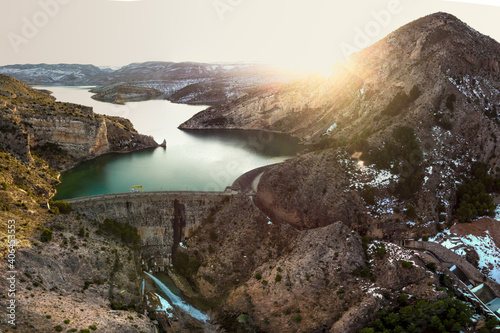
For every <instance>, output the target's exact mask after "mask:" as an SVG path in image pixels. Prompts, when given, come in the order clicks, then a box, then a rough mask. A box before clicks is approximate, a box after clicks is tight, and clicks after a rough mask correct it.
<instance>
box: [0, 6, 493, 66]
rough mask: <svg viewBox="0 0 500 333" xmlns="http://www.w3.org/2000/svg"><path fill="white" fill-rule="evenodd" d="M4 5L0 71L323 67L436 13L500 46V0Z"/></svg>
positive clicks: (0, 32) (1, 20)
mask: <svg viewBox="0 0 500 333" xmlns="http://www.w3.org/2000/svg"><path fill="white" fill-rule="evenodd" d="M0 1H1V4H2V10H1V11H0V34H1V37H0V48H1V50H2V52H1V53H0V65H7V64H24V63H83V64H95V65H111V66H121V65H125V64H128V63H132V62H144V61H149V60H162V61H198V62H268V63H277V64H282V65H284V66H288V67H293V66H295V67H298V68H300V69H322V68H324V67H325V66H329V65H330V64H332V63H334V62H335V61H338V60H340V59H341V58H342V57H343V56H344V55H346V54H348V53H349V52H352V51H353V50H355V49H359V48H364V47H366V46H367V45H368V44H369V43H373V42H375V41H377V40H379V39H381V38H383V37H384V36H385V35H387V34H388V33H390V32H391V31H393V30H395V29H396V28H398V27H400V26H402V25H404V24H406V23H408V22H410V21H412V20H414V19H417V18H419V17H422V16H425V15H427V14H430V13H434V12H437V11H445V12H449V13H451V14H454V15H456V16H457V17H458V18H460V19H461V20H463V21H465V22H466V23H468V24H469V25H470V26H472V27H473V28H475V29H476V30H478V31H480V32H482V33H484V34H487V35H490V36H491V37H493V38H495V39H496V40H500V26H499V25H498V18H499V17H500V1H495V0H470V1H466V0H461V1H445V0H352V1H345V0H344V1H335V0H141V1H111V0H22V1H21V0H0ZM479 3H482V4H479ZM495 4H496V5H495ZM375 13H378V14H377V15H375ZM361 31H362V33H361Z"/></svg>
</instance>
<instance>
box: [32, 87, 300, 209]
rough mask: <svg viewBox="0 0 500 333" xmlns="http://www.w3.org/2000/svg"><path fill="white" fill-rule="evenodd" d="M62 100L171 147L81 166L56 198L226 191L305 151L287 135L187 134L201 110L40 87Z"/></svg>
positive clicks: (68, 173)
mask: <svg viewBox="0 0 500 333" xmlns="http://www.w3.org/2000/svg"><path fill="white" fill-rule="evenodd" d="M37 88H38V89H47V90H50V91H52V92H53V96H55V97H56V98H57V100H58V101H62V102H70V103H76V104H82V105H87V106H92V107H93V108H94V112H96V113H99V114H105V115H110V116H119V117H124V118H127V119H130V120H131V121H132V123H133V124H134V127H135V129H136V130H137V131H138V132H139V133H141V134H146V135H151V136H153V137H154V139H155V140H156V141H157V142H158V143H161V142H162V141H163V139H166V140H167V148H166V149H164V148H161V147H160V148H156V149H148V150H143V151H137V152H133V153H130V154H106V155H103V156H100V157H98V158H96V159H93V160H90V161H86V162H83V163H82V164H80V165H78V166H77V167H75V168H73V169H71V170H68V171H66V172H64V173H63V174H62V175H61V182H62V183H61V184H60V185H59V186H58V187H57V195H56V197H55V199H58V200H60V199H69V198H76V197H82V196H90V195H97V194H107V193H121V192H128V191H129V190H130V188H131V186H132V185H142V186H143V188H144V190H145V191H223V190H224V189H225V188H226V186H229V185H231V184H232V182H233V181H234V180H235V179H236V178H238V177H239V176H240V175H241V174H243V173H245V172H247V171H250V170H252V169H255V168H258V167H261V166H265V165H269V164H273V163H278V162H282V161H284V160H286V159H288V158H290V157H293V156H294V155H295V154H296V153H297V152H299V151H300V150H301V149H302V148H303V147H302V146H300V145H299V144H298V141H297V140H294V139H292V138H290V137H289V136H287V135H281V134H273V133H266V132H261V131H239V130H222V131H219V130H217V131H183V130H179V129H178V128H177V127H178V126H179V125H180V124H181V123H183V122H184V121H186V120H187V119H189V118H191V117H192V116H193V115H194V114H196V113H198V112H200V111H202V110H203V109H204V108H205V107H203V106H199V105H197V106H192V105H183V104H174V103H171V102H168V101H166V100H152V101H145V102H129V103H126V105H114V104H110V103H103V102H98V101H95V100H93V99H91V96H92V94H91V93H90V92H89V91H88V90H89V89H90V88H91V87H37Z"/></svg>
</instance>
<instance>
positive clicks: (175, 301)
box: [144, 272, 210, 322]
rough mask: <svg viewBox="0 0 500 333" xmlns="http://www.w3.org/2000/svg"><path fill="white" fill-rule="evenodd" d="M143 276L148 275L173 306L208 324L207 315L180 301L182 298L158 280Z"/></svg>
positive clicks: (153, 277) (208, 318)
mask: <svg viewBox="0 0 500 333" xmlns="http://www.w3.org/2000/svg"><path fill="white" fill-rule="evenodd" d="M144 274H146V275H148V276H149V277H150V278H151V279H152V280H153V282H154V283H155V284H156V286H157V287H158V288H159V289H160V290H161V291H162V292H163V293H164V294H165V296H167V298H168V299H169V300H170V302H171V303H172V305H173V306H175V307H177V308H179V309H180V310H182V311H184V312H185V313H187V314H188V315H189V316H191V317H193V318H195V319H198V320H200V321H202V322H208V321H209V320H210V317H209V316H208V315H206V314H204V313H202V312H201V311H200V310H198V309H196V308H195V307H193V306H192V305H189V304H187V303H186V302H184V301H183V300H182V298H180V297H179V296H177V295H176V294H174V293H173V292H172V291H171V290H170V289H169V288H168V287H167V286H166V285H165V284H164V283H163V282H162V281H161V280H160V279H158V278H156V277H155V276H153V275H151V274H149V273H148V272H144Z"/></svg>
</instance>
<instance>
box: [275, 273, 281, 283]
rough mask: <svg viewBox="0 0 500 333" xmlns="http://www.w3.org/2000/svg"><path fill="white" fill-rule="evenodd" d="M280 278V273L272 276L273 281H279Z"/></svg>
mask: <svg viewBox="0 0 500 333" xmlns="http://www.w3.org/2000/svg"><path fill="white" fill-rule="evenodd" d="M281 279H282V276H281V275H280V274H276V277H275V278H274V281H276V282H280V281H281Z"/></svg>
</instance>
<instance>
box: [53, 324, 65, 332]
mask: <svg viewBox="0 0 500 333" xmlns="http://www.w3.org/2000/svg"><path fill="white" fill-rule="evenodd" d="M62 330H63V328H62V326H61V325H57V326H55V327H54V331H56V332H62Z"/></svg>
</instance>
